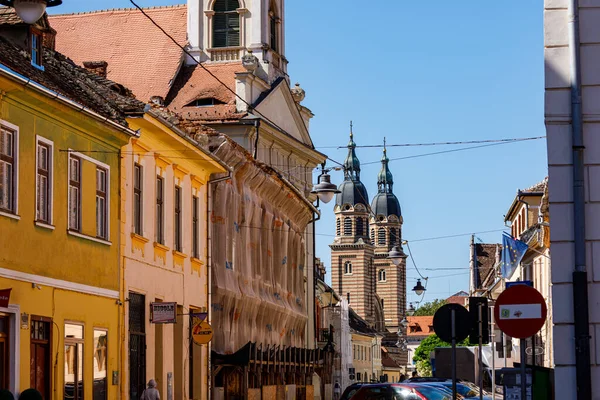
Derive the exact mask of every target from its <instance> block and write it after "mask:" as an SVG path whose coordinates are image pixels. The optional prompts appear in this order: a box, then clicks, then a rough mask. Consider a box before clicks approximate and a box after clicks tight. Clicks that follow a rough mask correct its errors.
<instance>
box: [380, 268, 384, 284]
mask: <svg viewBox="0 0 600 400" xmlns="http://www.w3.org/2000/svg"><path fill="white" fill-rule="evenodd" d="M382 281H385V269H380V270H379V282H382Z"/></svg>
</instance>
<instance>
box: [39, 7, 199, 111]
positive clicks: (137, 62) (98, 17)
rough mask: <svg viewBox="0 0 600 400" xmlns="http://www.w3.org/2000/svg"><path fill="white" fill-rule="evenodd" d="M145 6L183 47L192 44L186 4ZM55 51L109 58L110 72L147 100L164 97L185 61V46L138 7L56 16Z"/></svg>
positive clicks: (80, 59)
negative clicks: (161, 29) (188, 32)
mask: <svg viewBox="0 0 600 400" xmlns="http://www.w3.org/2000/svg"><path fill="white" fill-rule="evenodd" d="M144 11H145V12H146V13H147V14H148V15H150V16H151V17H152V19H154V20H155V21H156V22H157V23H158V24H159V25H160V26H161V27H163V28H164V29H165V30H166V31H167V32H169V34H170V35H172V36H173V37H174V38H175V40H176V41H177V43H179V44H180V45H182V46H185V45H186V44H187V6H186V5H185V4H180V5H176V6H167V7H154V8H146V9H144ZM49 19H50V24H51V25H52V27H53V28H54V29H55V30H56V31H57V36H56V50H58V51H60V52H61V53H63V54H66V55H67V56H68V57H69V58H71V59H72V60H73V61H75V63H76V64H79V65H83V62H84V61H105V62H107V63H108V68H107V77H108V79H110V80H113V81H115V82H118V83H120V84H122V85H124V86H126V87H128V88H130V89H131V90H132V91H133V93H134V94H135V96H136V97H137V98H138V99H140V100H142V101H148V100H150V97H152V96H161V97H163V98H165V97H166V96H167V93H168V92H169V88H170V87H171V84H172V82H173V80H174V79H175V76H176V75H177V72H178V71H179V68H180V66H181V64H182V61H183V56H184V54H183V51H182V50H181V49H180V48H179V47H177V46H176V45H175V44H174V43H173V42H172V41H171V40H170V39H169V38H168V37H167V36H166V35H165V34H164V33H163V32H161V31H160V30H159V29H158V28H157V27H156V26H154V25H153V24H152V22H150V20H148V18H146V17H145V16H144V15H143V14H142V13H141V12H140V11H139V10H137V9H135V8H123V9H111V10H102V11H94V12H86V13H78V14H62V15H52V16H50V17H49Z"/></svg>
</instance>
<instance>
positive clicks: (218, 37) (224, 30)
mask: <svg viewBox="0 0 600 400" xmlns="http://www.w3.org/2000/svg"><path fill="white" fill-rule="evenodd" d="M239 7H240V3H239V2H238V0H216V1H215V6H214V9H213V11H214V12H215V14H214V16H213V32H212V33H213V40H212V42H213V43H212V46H213V47H238V46H239V45H240V15H239V14H238V12H237V9H238V8H239Z"/></svg>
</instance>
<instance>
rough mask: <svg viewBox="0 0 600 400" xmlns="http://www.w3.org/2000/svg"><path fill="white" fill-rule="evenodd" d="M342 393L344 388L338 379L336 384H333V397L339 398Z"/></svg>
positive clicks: (336, 399)
mask: <svg viewBox="0 0 600 400" xmlns="http://www.w3.org/2000/svg"><path fill="white" fill-rule="evenodd" d="M341 395H342V388H341V387H340V383H339V382H337V381H336V382H335V384H334V385H333V398H334V399H335V400H338V399H339V398H340V396H341Z"/></svg>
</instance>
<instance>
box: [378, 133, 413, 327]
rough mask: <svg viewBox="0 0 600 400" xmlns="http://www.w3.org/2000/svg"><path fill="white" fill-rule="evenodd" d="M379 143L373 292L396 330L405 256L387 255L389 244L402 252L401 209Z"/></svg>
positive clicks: (388, 323)
mask: <svg viewBox="0 0 600 400" xmlns="http://www.w3.org/2000/svg"><path fill="white" fill-rule="evenodd" d="M389 161H390V160H389V159H388V157H387V149H386V147H385V139H384V146H383V156H382V158H381V171H380V172H379V174H378V176H377V194H376V195H375V197H373V201H372V203H371V210H372V211H373V212H372V214H371V220H370V224H371V231H370V237H371V244H372V246H373V248H374V258H375V266H374V269H375V273H376V280H377V295H378V296H379V298H380V299H381V300H382V303H383V313H384V315H385V321H386V327H387V328H389V329H391V330H396V331H397V330H398V327H399V323H400V321H402V319H403V318H404V316H405V311H406V257H403V258H401V259H400V260H398V265H395V264H394V262H392V260H390V259H389V258H388V255H389V252H390V250H392V248H393V247H397V249H398V250H399V251H400V252H401V253H402V254H404V253H403V251H402V223H403V219H402V212H401V209H400V202H399V201H398V198H397V197H396V195H395V194H394V191H393V188H394V177H393V175H392V172H391V171H390V169H389Z"/></svg>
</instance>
